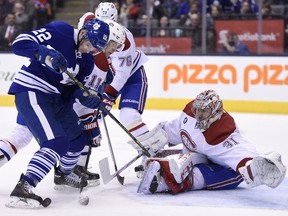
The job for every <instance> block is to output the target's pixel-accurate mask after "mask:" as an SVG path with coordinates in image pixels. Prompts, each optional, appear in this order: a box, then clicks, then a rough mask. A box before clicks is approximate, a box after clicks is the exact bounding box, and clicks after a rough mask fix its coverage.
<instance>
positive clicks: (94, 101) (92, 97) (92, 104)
mask: <svg viewBox="0 0 288 216" xmlns="http://www.w3.org/2000/svg"><path fill="white" fill-rule="evenodd" d="M88 91H89V92H90V94H89V95H88V94H87V92H86V91H83V90H82V89H77V90H76V91H75V92H74V97H75V98H77V99H78V100H79V102H80V103H81V104H82V105H83V106H85V107H88V108H91V109H96V108H97V107H98V106H99V104H100V103H101V99H100V97H99V96H98V95H97V93H96V92H95V91H93V90H91V89H90V90H88Z"/></svg>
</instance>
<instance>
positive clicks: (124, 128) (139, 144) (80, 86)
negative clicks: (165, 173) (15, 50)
mask: <svg viewBox="0 0 288 216" xmlns="http://www.w3.org/2000/svg"><path fill="white" fill-rule="evenodd" d="M64 73H66V74H67V75H68V76H69V78H70V79H71V80H72V81H73V82H74V83H75V84H76V85H78V87H79V88H80V89H82V90H83V91H84V92H85V93H87V94H88V95H89V96H93V97H99V96H97V95H91V93H90V92H89V91H88V90H87V89H86V87H85V86H84V85H83V84H82V83H81V82H80V81H79V80H77V79H76V78H75V77H74V76H73V75H72V74H71V73H70V72H69V71H67V70H66V71H64ZM99 106H100V108H101V110H103V111H104V112H105V113H106V114H107V115H109V116H110V118H112V119H113V120H114V121H115V122H116V123H117V124H118V125H119V126H120V127H121V128H122V129H123V130H124V131H125V132H126V133H127V134H128V135H129V136H130V138H131V139H132V140H133V141H134V142H135V143H136V144H137V145H138V146H139V147H140V148H141V149H142V152H143V154H145V155H146V156H147V157H150V156H151V155H150V153H149V152H148V150H147V149H145V147H144V146H143V145H142V144H141V143H140V142H139V140H137V139H136V137H135V136H133V135H132V134H131V133H130V132H129V131H128V130H127V128H126V127H125V126H124V125H123V124H122V123H121V122H120V121H119V120H118V119H117V118H116V117H115V116H114V115H113V114H112V113H111V112H110V111H109V110H107V109H106V107H105V106H104V105H102V104H101V103H100V105H99Z"/></svg>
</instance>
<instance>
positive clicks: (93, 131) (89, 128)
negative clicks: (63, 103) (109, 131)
mask: <svg viewBox="0 0 288 216" xmlns="http://www.w3.org/2000/svg"><path fill="white" fill-rule="evenodd" d="M80 121H81V122H82V123H83V125H84V130H85V132H86V133H87V134H88V136H89V137H90V139H91V143H92V147H98V146H100V143H101V140H102V137H101V134H100V129H99V125H98V121H97V115H96V112H93V113H89V114H86V115H83V116H81V117H80Z"/></svg>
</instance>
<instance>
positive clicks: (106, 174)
mask: <svg viewBox="0 0 288 216" xmlns="http://www.w3.org/2000/svg"><path fill="white" fill-rule="evenodd" d="M99 169H100V173H101V177H102V180H103V183H104V184H107V183H108V182H110V181H111V180H112V179H113V178H114V176H113V175H111V174H110V167H109V162H108V158H107V157H105V158H103V159H102V160H100V161H99Z"/></svg>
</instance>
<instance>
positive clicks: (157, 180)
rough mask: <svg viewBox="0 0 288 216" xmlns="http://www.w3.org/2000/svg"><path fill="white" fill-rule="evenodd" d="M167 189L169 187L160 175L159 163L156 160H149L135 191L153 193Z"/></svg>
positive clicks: (166, 190)
mask: <svg viewBox="0 0 288 216" xmlns="http://www.w3.org/2000/svg"><path fill="white" fill-rule="evenodd" d="M168 191H169V188H168V186H167V185H166V183H165V181H164V179H163V177H162V176H161V175H160V163H159V162H158V161H152V162H150V163H149V164H148V166H147V168H146V170H145V172H144V175H143V178H142V180H141V182H140V185H139V187H138V190H137V193H144V194H153V193H157V192H168Z"/></svg>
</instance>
